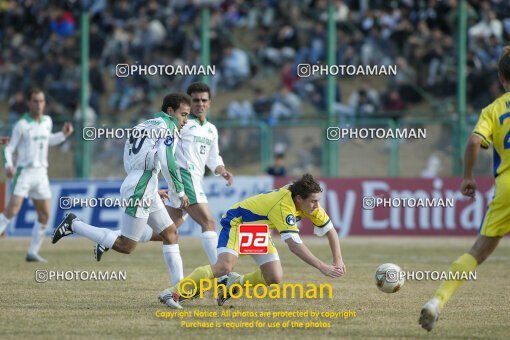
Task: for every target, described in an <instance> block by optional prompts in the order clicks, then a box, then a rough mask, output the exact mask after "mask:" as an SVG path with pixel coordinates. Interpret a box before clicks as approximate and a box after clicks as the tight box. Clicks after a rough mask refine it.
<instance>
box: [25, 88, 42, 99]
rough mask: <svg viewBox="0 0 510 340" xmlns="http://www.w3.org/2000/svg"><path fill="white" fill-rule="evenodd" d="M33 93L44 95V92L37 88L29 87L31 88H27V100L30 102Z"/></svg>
mask: <svg viewBox="0 0 510 340" xmlns="http://www.w3.org/2000/svg"><path fill="white" fill-rule="evenodd" d="M34 93H42V94H44V91H43V90H42V89H41V88H39V87H31V88H29V89H28V91H27V100H31V99H32V95H33V94H34Z"/></svg>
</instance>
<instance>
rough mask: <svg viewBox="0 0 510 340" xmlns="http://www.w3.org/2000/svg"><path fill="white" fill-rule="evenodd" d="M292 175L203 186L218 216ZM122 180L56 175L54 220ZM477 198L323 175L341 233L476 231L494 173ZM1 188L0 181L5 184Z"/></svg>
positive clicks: (18, 227)
mask: <svg viewBox="0 0 510 340" xmlns="http://www.w3.org/2000/svg"><path fill="white" fill-rule="evenodd" d="M291 180H292V178H276V179H275V178H273V177H269V176H238V177H236V179H235V184H234V186H232V187H227V186H225V181H224V180H223V179H222V178H219V177H206V179H205V183H204V189H205V191H206V194H207V196H208V198H209V206H210V208H211V210H212V212H213V217H214V218H215V219H216V220H217V221H219V220H220V218H221V215H222V214H223V213H224V212H225V211H226V210H227V209H228V208H229V207H230V206H231V205H232V204H234V203H236V202H238V201H241V200H243V199H245V198H247V197H249V196H252V195H255V194H257V193H261V192H267V191H270V190H272V189H273V188H278V187H281V186H283V185H285V184H287V183H289V182H290V181H291ZM121 183H122V180H120V179H119V180H52V181H51V191H52V197H53V198H52V201H51V214H50V222H49V224H50V225H51V226H55V225H56V223H58V222H59V221H61V220H62V219H63V217H64V214H65V213H66V211H65V210H63V209H61V207H60V200H61V198H65V197H82V198H91V197H95V198H104V197H112V198H114V197H119V188H120V185H121ZM477 183H478V186H479V192H478V193H477V199H476V200H471V199H467V198H465V197H463V196H461V195H460V193H459V192H458V188H459V186H460V179H459V178H435V179H422V178H398V179H397V178H324V179H321V185H322V187H323V189H324V193H323V199H322V202H321V203H322V205H323V206H324V207H325V208H326V210H327V212H328V214H329V215H330V217H331V220H332V222H333V224H334V225H335V227H336V228H337V229H338V230H339V233H340V235H341V236H348V235H372V236H373V235H395V236H397V235H402V236H404V235H405V236H412V235H416V236H419V235H424V236H427V235H428V236H432V235H437V236H462V235H474V234H476V233H477V230H478V228H479V226H480V223H481V221H482V218H483V215H484V213H485V210H486V206H487V204H488V202H489V200H490V198H491V197H492V194H493V190H494V187H493V183H494V179H493V178H490V177H484V178H478V179H477ZM0 189H1V187H0ZM364 197H399V198H402V197H404V198H416V199H418V198H453V199H454V205H453V207H449V208H441V207H433V208H430V207H415V208H409V207H407V208H403V207H392V208H388V207H377V208H374V209H363V207H362V204H363V198H364ZM70 211H72V212H74V213H75V214H77V215H78V216H79V217H80V219H82V220H83V221H85V222H87V223H90V224H92V225H96V226H102V227H106V228H112V229H115V228H119V227H120V226H119V221H120V215H121V213H122V210H121V208H111V207H95V208H90V207H89V208H87V207H79V208H76V207H75V208H73V209H71V210H70ZM35 219H36V213H35V209H34V206H33V204H32V203H31V201H30V200H25V201H24V202H23V205H22V207H21V210H20V213H19V214H18V216H17V217H16V219H14V220H13V222H12V223H11V225H10V226H9V229H8V235H11V236H28V235H30V234H31V229H32V226H33V223H34V221H35ZM301 230H302V234H305V235H307V234H312V232H313V228H312V226H311V225H310V223H307V222H306V221H303V222H302V223H301ZM179 233H180V235H181V236H192V235H199V234H200V227H198V226H197V225H195V223H194V222H193V220H191V219H190V218H188V219H187V220H186V221H185V223H184V225H183V226H182V227H181V228H180V229H179Z"/></svg>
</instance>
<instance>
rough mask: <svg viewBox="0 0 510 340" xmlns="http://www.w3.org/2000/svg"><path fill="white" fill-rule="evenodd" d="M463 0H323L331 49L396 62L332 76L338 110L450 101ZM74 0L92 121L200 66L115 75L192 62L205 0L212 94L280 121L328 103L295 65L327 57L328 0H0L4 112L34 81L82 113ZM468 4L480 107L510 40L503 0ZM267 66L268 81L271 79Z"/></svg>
mask: <svg viewBox="0 0 510 340" xmlns="http://www.w3.org/2000/svg"><path fill="white" fill-rule="evenodd" d="M459 1H460V0H393V1H385V0H332V5H333V9H334V11H333V19H334V23H335V26H336V50H335V58H336V63H337V64H344V65H354V66H357V65H380V66H382V65H386V66H387V65H397V74H396V75H395V76H385V77H384V80H383V81H382V82H383V83H384V84H383V85H381V81H380V80H378V81H377V82H376V81H375V79H374V78H373V77H370V76H366V77H363V78H362V79H361V80H360V79H356V80H355V79H354V78H353V77H351V79H349V77H338V78H337V82H336V84H337V92H336V93H335V98H334V101H335V103H334V106H333V107H334V110H335V112H336V113H337V114H338V117H339V118H340V119H352V118H356V117H372V116H376V115H378V114H381V113H383V114H384V112H386V116H388V117H391V118H394V119H399V118H400V117H402V116H403V115H405V114H407V112H411V111H412V110H409V109H410V108H412V106H413V105H415V104H417V103H420V102H422V101H423V100H424V98H425V97H424V94H428V96H426V98H435V99H436V100H437V101H448V100H450V101H451V102H454V97H455V95H456V92H455V91H456V82H457V74H456V70H457V60H458V57H457V53H458V7H459ZM82 3H88V5H89V13H90V29H89V32H90V45H89V50H90V63H89V70H88V71H89V86H88V88H87V91H88V93H89V95H90V101H89V107H88V108H87V109H86V115H85V120H86V122H85V123H86V124H87V125H90V124H96V123H99V122H105V121H106V122H108V121H110V122H111V121H113V122H116V123H119V122H122V123H123V124H128V123H131V122H128V121H126V119H125V116H123V113H124V112H125V111H129V110H130V111H131V112H132V113H133V114H132V115H131V116H132V117H140V116H144V115H147V114H150V113H151V112H153V111H154V110H157V107H158V105H157V103H155V102H154V99H155V98H156V97H157V96H158V95H161V94H162V93H164V92H168V91H174V90H181V91H182V90H183V89H185V88H186V87H187V85H189V84H190V83H191V82H193V81H195V80H197V78H196V77H193V76H168V75H158V76H149V75H147V76H140V75H138V76H130V77H125V78H124V77H116V76H115V65H116V64H122V63H127V64H144V65H152V64H157V65H200V64H201V60H200V48H201V39H200V23H201V15H200V4H201V3H208V4H209V5H211V15H210V25H209V34H210V51H211V55H210V58H211V64H212V65H215V67H216V74H215V75H214V76H213V77H212V78H211V85H212V90H213V94H214V95H215V96H216V98H219V97H221V96H222V95H223V94H224V93H226V92H227V91H233V90H234V91H235V90H238V89H244V91H243V92H242V93H243V96H239V97H236V98H235V100H230V101H229V104H228V106H225V108H224V117H226V118H229V119H231V120H239V121H241V122H243V123H248V122H249V121H250V120H263V121H265V122H267V123H268V124H275V123H277V122H279V121H282V120H287V119H295V118H300V117H307V116H312V117H315V118H316V117H320V116H321V115H322V116H324V112H325V111H326V108H327V95H326V94H327V82H326V79H325V78H324V77H320V76H312V77H308V78H300V77H298V75H297V65H298V64H301V63H310V64H315V63H321V64H324V63H326V59H327V40H328V37H327V18H328V11H327V9H328V0H299V1H298V0H279V1H278V0H259V1H255V0H223V1H222V0H217V1H216V0H208V1H204V0H175V1H169V0H148V1H142V0H130V1H128V0H119V1H107V0H88V1H83V0H82V1H80V0H76V1H71V0H51V1H50V0H39V1H33V0H15V1H5V0H0V22H1V24H0V103H1V104H2V106H3V107H5V108H8V116H9V122H11V123H12V122H14V121H15V120H16V119H17V118H19V117H20V116H21V115H22V114H23V112H25V110H26V98H25V97H24V91H25V90H26V89H27V88H28V87H30V86H34V85H35V86H38V87H42V88H44V89H45V91H46V94H47V97H48V98H49V100H48V105H47V109H46V111H47V113H48V114H50V115H51V116H52V117H53V118H54V120H55V121H64V120H74V121H75V122H79V121H80V120H81V119H82V117H81V114H80V105H79V92H80V14H81V9H80V5H81V4H82ZM467 17H468V36H467V43H468V54H467V80H468V81H467V85H468V86H467V98H468V104H469V106H468V107H469V109H470V111H471V112H473V113H476V112H479V110H480V109H481V108H482V107H484V106H486V105H487V104H489V103H490V102H491V101H492V100H493V99H494V98H495V97H497V96H498V95H499V94H500V93H501V92H502V89H501V87H500V85H499V84H498V79H497V72H496V69H497V60H498V56H499V54H500V52H501V51H502V48H503V46H504V45H505V42H508V41H509V40H510V39H509V37H510V2H509V1H506V0H479V1H478V0H476V1H475V0H469V1H468V2H467ZM275 75H276V77H275ZM254 79H257V80H258V81H257V82H256V81H254ZM266 79H271V81H272V84H273V83H274V82H275V81H276V82H277V84H276V85H275V86H274V87H269V86H268V87H266V86H264V84H265V82H266ZM348 81H351V84H356V85H354V89H353V90H352V87H353V86H352V85H351V86H350V88H351V90H349V91H347V90H346V87H347V86H346V82H348ZM261 84H262V85H261ZM376 84H377V85H376ZM452 111H453V112H455V110H452ZM431 114H436V112H435V111H434V110H431ZM314 162H315V163H319V161H318V160H315V161H314Z"/></svg>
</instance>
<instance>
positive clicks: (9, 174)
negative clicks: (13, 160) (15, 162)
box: [5, 166, 14, 178]
mask: <svg viewBox="0 0 510 340" xmlns="http://www.w3.org/2000/svg"><path fill="white" fill-rule="evenodd" d="M5 175H6V176H7V178H13V177H14V169H13V167H12V166H9V167H7V168H5Z"/></svg>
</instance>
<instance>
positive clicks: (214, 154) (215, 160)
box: [206, 127, 225, 176]
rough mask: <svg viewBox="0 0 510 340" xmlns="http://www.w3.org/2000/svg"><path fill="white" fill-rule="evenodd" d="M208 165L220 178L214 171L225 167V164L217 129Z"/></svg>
mask: <svg viewBox="0 0 510 340" xmlns="http://www.w3.org/2000/svg"><path fill="white" fill-rule="evenodd" d="M206 165H207V167H208V168H209V169H210V170H211V171H212V173H213V174H214V175H215V176H219V175H220V174H217V173H215V172H214V170H216V168H217V167H218V166H220V165H223V166H224V165H225V163H223V158H222V157H221V156H220V149H219V147H218V130H216V127H214V137H213V141H212V143H211V149H210V150H209V156H208V157H207V162H206Z"/></svg>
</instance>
